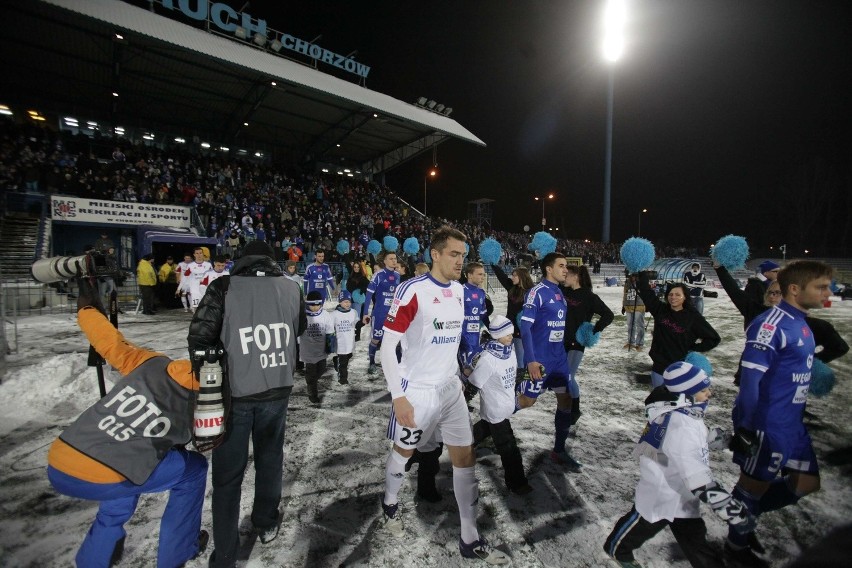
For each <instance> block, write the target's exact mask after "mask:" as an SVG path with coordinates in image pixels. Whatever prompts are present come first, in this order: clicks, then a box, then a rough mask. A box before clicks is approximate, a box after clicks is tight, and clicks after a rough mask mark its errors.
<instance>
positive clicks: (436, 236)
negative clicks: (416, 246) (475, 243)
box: [429, 225, 467, 252]
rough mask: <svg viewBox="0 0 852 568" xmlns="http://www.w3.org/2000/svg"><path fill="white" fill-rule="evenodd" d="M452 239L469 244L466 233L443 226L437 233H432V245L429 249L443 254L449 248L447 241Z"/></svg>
mask: <svg viewBox="0 0 852 568" xmlns="http://www.w3.org/2000/svg"><path fill="white" fill-rule="evenodd" d="M450 239H455V240H457V241H461V242H463V243H466V242H467V236H466V235H465V234H464V233H462V232H461V231H459V230H458V229H453V228H452V227H450V226H448V225H443V226H442V227H440V228H439V229H438V230H437V231H435V232H434V233H432V243H431V244H430V245H429V248H430V249H432V250H436V251H438V252H443V251H444V249H445V248H447V241H449V240H450Z"/></svg>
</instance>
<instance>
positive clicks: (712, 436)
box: [707, 428, 733, 450]
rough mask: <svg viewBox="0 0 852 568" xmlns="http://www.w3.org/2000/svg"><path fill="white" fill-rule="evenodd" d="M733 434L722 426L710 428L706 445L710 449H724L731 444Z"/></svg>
mask: <svg viewBox="0 0 852 568" xmlns="http://www.w3.org/2000/svg"><path fill="white" fill-rule="evenodd" d="M732 437H733V434H731V433H730V432H729V431H727V430H725V429H723V428H710V433H709V434H707V446H708V447H709V448H710V449H711V450H724V449H725V448H727V447H729V446H730V444H731V438H732Z"/></svg>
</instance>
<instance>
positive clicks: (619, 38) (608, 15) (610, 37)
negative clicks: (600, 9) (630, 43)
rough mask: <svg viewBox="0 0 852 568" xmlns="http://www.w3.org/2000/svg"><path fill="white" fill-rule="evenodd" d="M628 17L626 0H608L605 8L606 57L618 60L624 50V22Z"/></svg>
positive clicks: (610, 59)
mask: <svg viewBox="0 0 852 568" xmlns="http://www.w3.org/2000/svg"><path fill="white" fill-rule="evenodd" d="M626 19H627V3H626V0H607V3H606V8H605V9H604V57H605V58H606V59H607V60H608V61H613V62H615V61H618V58H619V57H621V54H622V53H623V52H624V24H625V21H626Z"/></svg>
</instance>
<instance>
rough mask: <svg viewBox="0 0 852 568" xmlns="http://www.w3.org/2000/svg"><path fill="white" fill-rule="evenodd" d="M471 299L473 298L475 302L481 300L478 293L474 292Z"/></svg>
mask: <svg viewBox="0 0 852 568" xmlns="http://www.w3.org/2000/svg"><path fill="white" fill-rule="evenodd" d="M470 297H471V298H473V299H474V300H476V299H477V298H479V295H478V294H477V293H476V292H474V293H473V294H471V295H470Z"/></svg>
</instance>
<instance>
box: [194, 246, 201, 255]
mask: <svg viewBox="0 0 852 568" xmlns="http://www.w3.org/2000/svg"><path fill="white" fill-rule="evenodd" d="M198 250H200V251H201V254H204V249H203V248H202V247H195V248H194V249H192V254H195V251H198Z"/></svg>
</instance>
